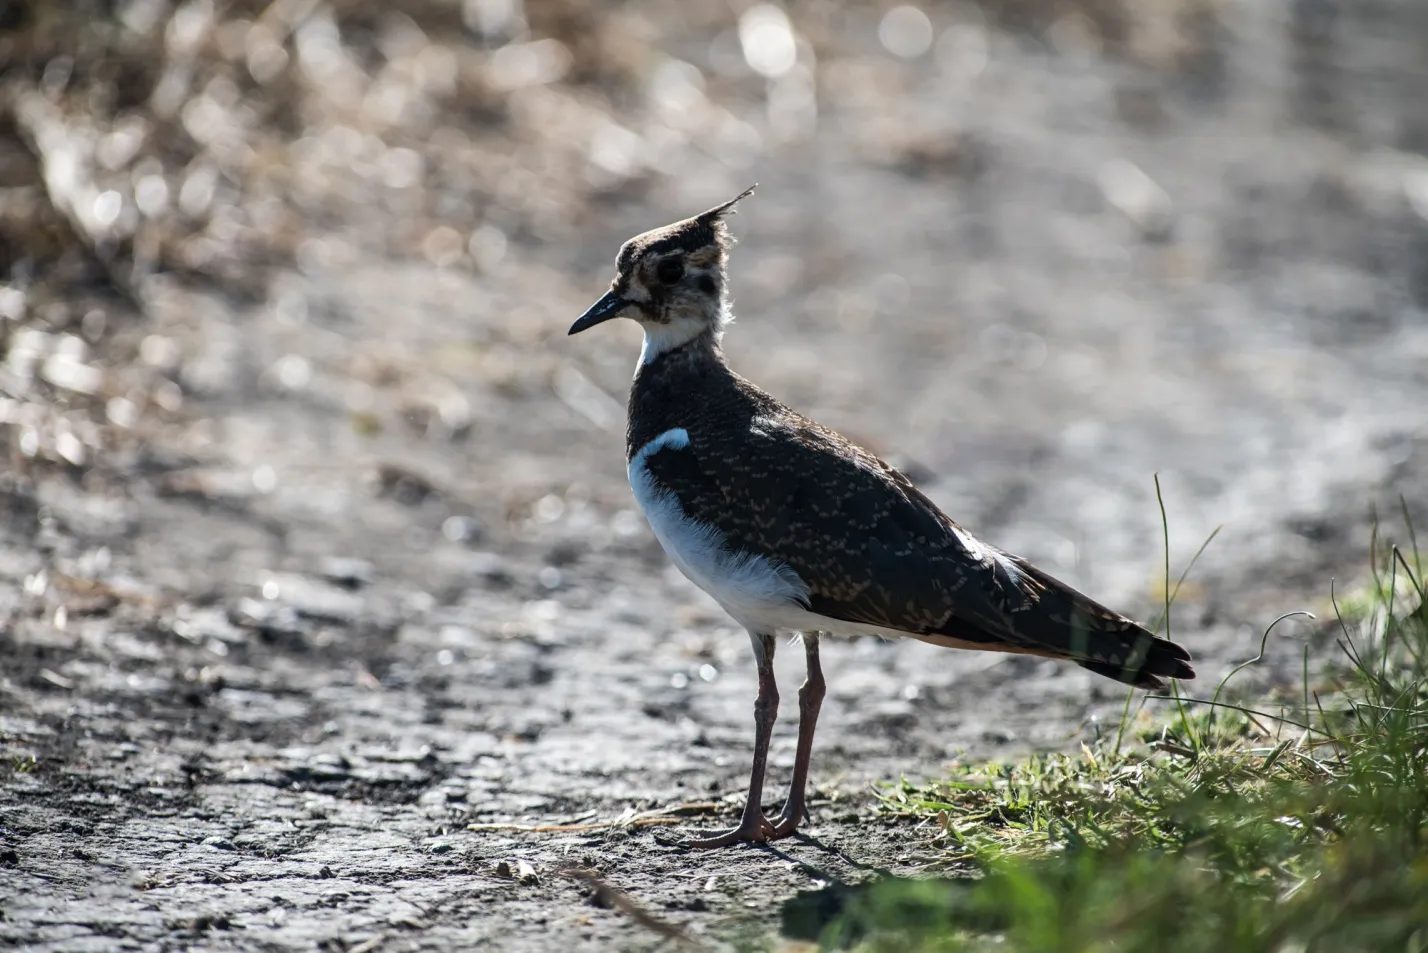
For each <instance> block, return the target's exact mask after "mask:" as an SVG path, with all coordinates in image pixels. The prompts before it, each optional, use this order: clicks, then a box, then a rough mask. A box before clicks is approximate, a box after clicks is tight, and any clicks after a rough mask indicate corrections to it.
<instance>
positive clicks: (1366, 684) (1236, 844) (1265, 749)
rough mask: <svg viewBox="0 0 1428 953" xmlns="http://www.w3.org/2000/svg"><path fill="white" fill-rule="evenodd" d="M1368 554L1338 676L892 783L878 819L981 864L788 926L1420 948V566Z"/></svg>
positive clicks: (1426, 734) (840, 943)
mask: <svg viewBox="0 0 1428 953" xmlns="http://www.w3.org/2000/svg"><path fill="white" fill-rule="evenodd" d="M1376 566H1377V567H1378V569H1379V572H1378V573H1377V575H1376V577H1375V580H1374V582H1373V584H1372V585H1370V586H1369V587H1367V588H1366V590H1365V591H1364V592H1362V593H1356V594H1355V596H1354V598H1353V599H1352V600H1351V601H1352V604H1353V605H1355V606H1356V607H1357V609H1356V612H1355V614H1354V615H1352V616H1351V617H1343V616H1340V617H1339V618H1338V619H1336V620H1334V622H1333V625H1334V626H1335V627H1336V628H1339V627H1341V628H1340V631H1339V632H1338V633H1337V634H1338V646H1339V648H1340V649H1341V650H1342V653H1343V658H1344V665H1343V666H1342V667H1341V669H1340V670H1339V672H1338V674H1337V675H1334V676H1329V677H1325V678H1322V679H1319V678H1315V679H1312V680H1311V676H1310V674H1309V668H1308V666H1307V664H1306V666H1305V670H1304V672H1305V674H1304V682H1303V683H1302V684H1301V685H1300V686H1298V690H1297V692H1294V693H1290V694H1284V695H1279V696H1271V697H1269V698H1260V699H1250V698H1243V697H1241V698H1237V699H1236V701H1237V702H1239V703H1240V704H1238V705H1235V706H1230V707H1220V706H1221V705H1225V706H1229V704H1230V703H1228V702H1225V701H1224V700H1223V699H1224V698H1225V697H1226V696H1227V695H1228V694H1229V692H1230V691H1232V689H1226V686H1225V685H1223V684H1222V685H1221V689H1226V692H1225V693H1224V694H1222V693H1221V692H1220V691H1217V692H1216V693H1215V697H1214V698H1212V699H1209V700H1208V701H1211V702H1214V703H1215V704H1214V705H1211V704H1204V703H1195V702H1191V701H1189V700H1185V701H1183V702H1181V703H1180V704H1178V705H1177V706H1176V707H1175V708H1174V709H1173V710H1172V711H1173V713H1172V715H1171V717H1169V718H1168V719H1161V720H1157V721H1154V722H1151V723H1149V724H1141V725H1139V727H1138V728H1137V730H1136V732H1135V733H1136V734H1137V736H1138V737H1136V738H1135V739H1134V743H1130V742H1132V739H1131V738H1129V737H1127V736H1122V735H1117V736H1111V735H1107V736H1104V737H1101V738H1099V739H1097V740H1096V741H1094V742H1093V743H1091V744H1084V745H1083V746H1082V750H1081V753H1080V754H1079V755H1062V754H1051V755H1035V756H1032V757H1030V758H1027V759H1026V760H1023V761H1020V762H1016V763H1011V764H998V765H967V766H963V767H960V768H959V769H957V770H956V771H955V772H954V773H953V774H952V776H951V777H949V778H947V779H945V780H941V781H936V782H933V783H931V784H926V785H915V784H910V783H907V782H903V783H902V784H899V785H894V786H890V787H889V788H888V789H887V790H886V791H885V792H884V793H883V796H882V798H883V806H884V810H885V812H886V813H887V814H888V815H889V816H891V817H894V818H900V819H903V820H906V821H907V822H909V823H910V824H912V825H915V826H914V828H913V829H914V830H922V831H930V832H931V842H932V843H933V844H935V845H940V846H941V847H942V848H943V850H944V851H945V857H946V862H947V864H948V866H949V867H958V868H962V869H963V872H964V873H965V872H969V871H968V870H967V865H968V864H970V865H971V868H970V872H975V873H978V874H979V876H977V877H976V878H974V879H970V880H961V881H940V880H925V881H902V880H890V881H885V882H882V883H880V884H877V885H875V886H873V887H872V888H871V889H870V890H867V891H863V892H858V893H854V894H851V895H846V896H843V897H841V898H840V899H839V901H838V902H837V904H836V905H837V906H840V907H841V912H840V913H839V914H838V915H837V916H835V917H832V918H831V923H828V920H829V919H830V918H829V917H828V916H827V914H826V912H825V914H824V917H823V919H822V920H821V921H820V919H819V918H817V917H813V918H810V917H809V916H808V915H807V908H808V906H809V905H808V904H807V903H804V904H803V905H802V907H797V906H796V907H795V908H794V909H795V913H794V916H793V917H792V929H791V932H793V933H795V934H799V933H803V934H804V935H808V934H810V933H814V932H817V933H820V934H821V943H822V945H823V946H824V947H825V948H853V949H857V950H863V951H868V953H873V951H878V953H884V951H887V953H891V951H918V953H932V951H944V950H945V951H951V950H982V949H1009V950H1019V951H1066V953H1071V951H1100V950H1119V951H1147V953H1149V951H1185V953H1191V951H1196V953H1199V951H1204V953H1231V951H1244V953H1251V951H1263V950H1305V951H1331V950H1332V951H1387V950H1395V951H1405V953H1408V951H1422V950H1428V852H1425V849H1424V848H1425V838H1428V602H1425V600H1424V589H1423V584H1422V580H1423V579H1424V575H1423V562H1422V561H1421V560H1420V559H1419V557H1418V555H1417V553H1416V551H1415V552H1414V553H1413V554H1412V555H1410V554H1407V553H1405V552H1403V551H1401V550H1399V549H1397V548H1392V547H1384V548H1383V549H1381V550H1380V551H1379V552H1377V553H1376ZM1268 637H1269V633H1266V638H1268ZM1227 681H1228V679H1227ZM1151 725H1153V727H1151ZM825 904H826V900H825ZM824 923H827V925H826V926H823V924H824ZM787 925H788V924H787V923H786V926H787Z"/></svg>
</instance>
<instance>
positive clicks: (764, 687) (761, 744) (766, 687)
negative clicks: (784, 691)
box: [689, 632, 778, 847]
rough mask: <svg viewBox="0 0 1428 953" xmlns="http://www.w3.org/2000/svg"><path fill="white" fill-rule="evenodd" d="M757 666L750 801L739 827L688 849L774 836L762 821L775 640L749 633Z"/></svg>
mask: <svg viewBox="0 0 1428 953" xmlns="http://www.w3.org/2000/svg"><path fill="white" fill-rule="evenodd" d="M749 638H750V639H751V640H753V643H754V657H755V659H756V661H757V662H758V666H759V697H758V698H757V699H756V700H755V701H754V767H753V770H752V771H751V772H750V773H749V798H748V800H747V801H745V802H744V816H743V819H742V820H740V821H739V826H738V827H736V828H734V829H733V830H731V831H725V832H724V833H722V834H715V835H714V836H713V837H704V838H700V839H698V840H693V841H689V846H690V847H723V846H725V845H726V844H737V843H739V842H740V841H750V842H753V843H757V844H762V843H763V842H764V841H766V840H768V839H769V838H770V837H771V836H772V835H773V826H772V825H771V824H769V822H768V819H767V818H765V817H764V807H763V800H764V768H765V766H766V765H767V764H768V759H769V737H770V736H771V735H772V734H773V726H774V719H775V718H777V717H778V683H777V682H776V681H774V670H773V657H774V637H773V636H772V635H755V634H754V633H752V632H750V633H749Z"/></svg>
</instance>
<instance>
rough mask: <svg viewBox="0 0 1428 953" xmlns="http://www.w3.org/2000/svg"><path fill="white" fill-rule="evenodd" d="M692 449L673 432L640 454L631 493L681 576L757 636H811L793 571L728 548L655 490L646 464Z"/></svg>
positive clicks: (685, 436)
mask: <svg viewBox="0 0 1428 953" xmlns="http://www.w3.org/2000/svg"><path fill="white" fill-rule="evenodd" d="M688 445H689V433H688V432H687V431H685V430H684V429H683V428H676V429H674V430H667V431H665V432H664V433H662V434H660V435H659V436H658V437H656V438H654V439H653V440H651V441H650V442H649V443H647V444H645V445H644V446H643V447H641V448H640V450H639V452H638V453H636V454H635V455H634V457H633V458H632V459H631V460H630V488H631V489H632V490H634V492H635V500H636V502H638V503H639V505H640V509H641V510H643V511H644V514H645V519H647V520H649V524H650V528H651V529H653V530H654V534H655V537H656V538H657V539H658V540H659V542H660V545H661V546H663V547H664V551H665V552H666V553H668V554H669V558H670V559H671V560H672V561H673V562H674V564H675V565H676V566H678V567H679V571H680V572H682V573H684V575H685V576H687V577H689V579H690V581H691V582H693V583H694V584H695V585H696V586H698V587H699V588H700V589H703V590H704V591H705V592H707V593H709V595H711V596H713V597H714V600H715V601H716V602H718V603H719V605H721V606H723V608H724V611H725V612H727V613H729V615H731V616H733V617H734V620H735V621H737V622H738V623H739V624H741V625H743V626H745V627H746V628H749V629H751V630H754V631H758V632H765V633H772V632H773V631H774V630H775V629H798V630H800V631H805V630H808V631H811V628H812V627H806V628H805V627H800V626H799V625H796V624H789V623H792V622H793V621H794V620H795V619H796V618H797V617H807V618H808V619H816V618H818V617H817V616H813V615H812V614H811V613H809V612H808V611H807V610H805V609H803V607H802V605H801V604H800V603H801V602H802V601H803V600H804V599H806V598H807V597H808V586H806V585H805V584H804V582H803V580H802V579H800V578H799V577H798V573H796V572H794V571H793V570H792V569H790V568H789V567H788V566H786V565H784V564H782V563H779V562H776V561H774V560H771V559H768V558H766V557H764V556H759V555H756V554H753V553H740V552H735V551H733V550H731V549H730V548H729V547H727V546H725V544H724V537H723V535H722V534H721V533H720V532H719V531H718V530H717V529H715V528H714V527H713V526H710V525H709V524H707V523H700V522H698V521H696V520H693V519H690V518H689V517H688V516H686V515H685V513H684V509H683V507H681V506H680V504H679V500H678V499H677V498H676V497H675V496H674V494H673V493H670V492H668V491H666V490H663V489H661V488H660V487H659V486H658V485H656V484H655V482H654V480H653V479H652V478H651V476H650V472H649V468H648V467H647V466H646V464H645V461H646V460H647V459H648V458H649V456H650V455H651V454H653V453H655V452H656V451H659V450H663V449H666V448H668V449H669V450H671V451H678V450H681V449H683V448H684V447H687V446H688Z"/></svg>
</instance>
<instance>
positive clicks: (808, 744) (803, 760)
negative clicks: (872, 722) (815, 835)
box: [773, 632, 824, 837]
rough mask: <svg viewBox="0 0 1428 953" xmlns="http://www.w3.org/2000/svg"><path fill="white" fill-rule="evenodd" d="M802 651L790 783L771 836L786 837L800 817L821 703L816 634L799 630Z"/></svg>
mask: <svg viewBox="0 0 1428 953" xmlns="http://www.w3.org/2000/svg"><path fill="white" fill-rule="evenodd" d="M803 654H804V656H805V657H806V658H807V660H808V677H807V678H806V679H804V681H803V687H802V688H800V689H799V690H798V751H797V753H796V754H795V755H794V758H793V783H792V784H790V785H789V788H788V800H787V801H785V802H784V804H783V813H781V814H780V815H779V818H778V820H777V821H775V822H774V826H773V836H774V837H787V836H788V835H790V834H792V833H793V832H794V829H795V828H797V827H798V824H799V822H800V821H802V820H803V815H804V812H805V810H806V808H805V801H804V797H805V793H806V789H807V787H808V762H809V759H810V758H811V757H812V755H813V731H814V729H815V728H817V727H818V709H819V708H820V707H821V706H822V705H823V694H824V684H823V666H821V665H819V664H818V633H817V632H805V633H803Z"/></svg>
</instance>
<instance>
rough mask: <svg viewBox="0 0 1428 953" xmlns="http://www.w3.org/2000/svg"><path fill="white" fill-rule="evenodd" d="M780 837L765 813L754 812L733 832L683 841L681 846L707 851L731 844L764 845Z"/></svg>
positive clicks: (748, 814) (747, 814) (746, 815)
mask: <svg viewBox="0 0 1428 953" xmlns="http://www.w3.org/2000/svg"><path fill="white" fill-rule="evenodd" d="M778 836H779V835H778V834H777V833H776V832H775V831H774V826H773V825H772V824H770V823H769V821H768V818H766V817H764V814H763V812H762V811H754V812H752V813H745V815H744V819H743V820H742V821H741V822H740V823H739V826H738V827H736V828H734V829H733V830H728V831H724V832H723V833H722V834H714V835H712V836H710V837H696V838H694V839H692V840H686V841H682V842H681V845H682V846H684V847H696V848H700V849H705V848H710V847H728V846H729V845H730V844H763V843H766V842H768V841H770V840H773V839H774V838H775V837H778Z"/></svg>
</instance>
